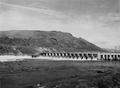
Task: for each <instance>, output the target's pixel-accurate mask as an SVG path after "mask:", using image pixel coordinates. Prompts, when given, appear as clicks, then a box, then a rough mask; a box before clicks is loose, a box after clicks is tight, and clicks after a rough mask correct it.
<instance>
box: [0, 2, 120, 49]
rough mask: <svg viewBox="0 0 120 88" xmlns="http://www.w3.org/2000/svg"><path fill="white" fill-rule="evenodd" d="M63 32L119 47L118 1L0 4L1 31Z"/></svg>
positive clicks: (104, 44) (119, 21)
mask: <svg viewBox="0 0 120 88" xmlns="http://www.w3.org/2000/svg"><path fill="white" fill-rule="evenodd" d="M6 30H43V31H53V30H56V31H63V32H69V33H72V34H73V36H75V37H82V38H84V39H86V40H88V41H89V42H92V43H94V44H96V45H98V46H99V47H101V48H109V49H112V48H115V47H116V46H120V0H0V31H6Z"/></svg>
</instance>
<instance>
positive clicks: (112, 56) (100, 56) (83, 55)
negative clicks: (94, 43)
mask: <svg viewBox="0 0 120 88" xmlns="http://www.w3.org/2000/svg"><path fill="white" fill-rule="evenodd" d="M38 56H44V57H57V58H59V57H62V58H71V59H81V60H82V59H84V60H120V53H100V52H93V53H91V52H77V53H74V52H70V53H65V52H64V53H61V52H54V53H48V52H44V53H39V54H35V55H32V57H38Z"/></svg>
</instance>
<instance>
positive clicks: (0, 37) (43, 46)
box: [0, 30, 103, 54]
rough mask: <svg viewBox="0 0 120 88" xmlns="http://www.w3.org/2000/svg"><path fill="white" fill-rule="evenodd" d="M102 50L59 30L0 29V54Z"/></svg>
mask: <svg viewBox="0 0 120 88" xmlns="http://www.w3.org/2000/svg"><path fill="white" fill-rule="evenodd" d="M58 51H60V52H82V51H103V50H102V49H101V48H99V47H98V46H96V45H94V44H92V43H90V42H88V41H86V40H84V39H83V38H76V37H74V36H72V34H70V33H64V32H60V31H28V30H24V31H15V30H13V31H1V32H0V53H1V54H8V53H10V54H33V53H36V52H58Z"/></svg>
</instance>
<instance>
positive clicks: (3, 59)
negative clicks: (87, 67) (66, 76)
mask: <svg viewBox="0 0 120 88" xmlns="http://www.w3.org/2000/svg"><path fill="white" fill-rule="evenodd" d="M25 59H45V60H73V61H74V60H75V61H89V60H91V59H90V58H88V59H87V60H86V59H85V58H83V59H81V58H78V59H77V58H74V59H73V58H63V57H43V56H39V57H35V58H32V57H31V56H27V55H24V56H14V55H2V56H0V62H8V61H20V60H25ZM93 60H97V59H95V58H94V59H93Z"/></svg>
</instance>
